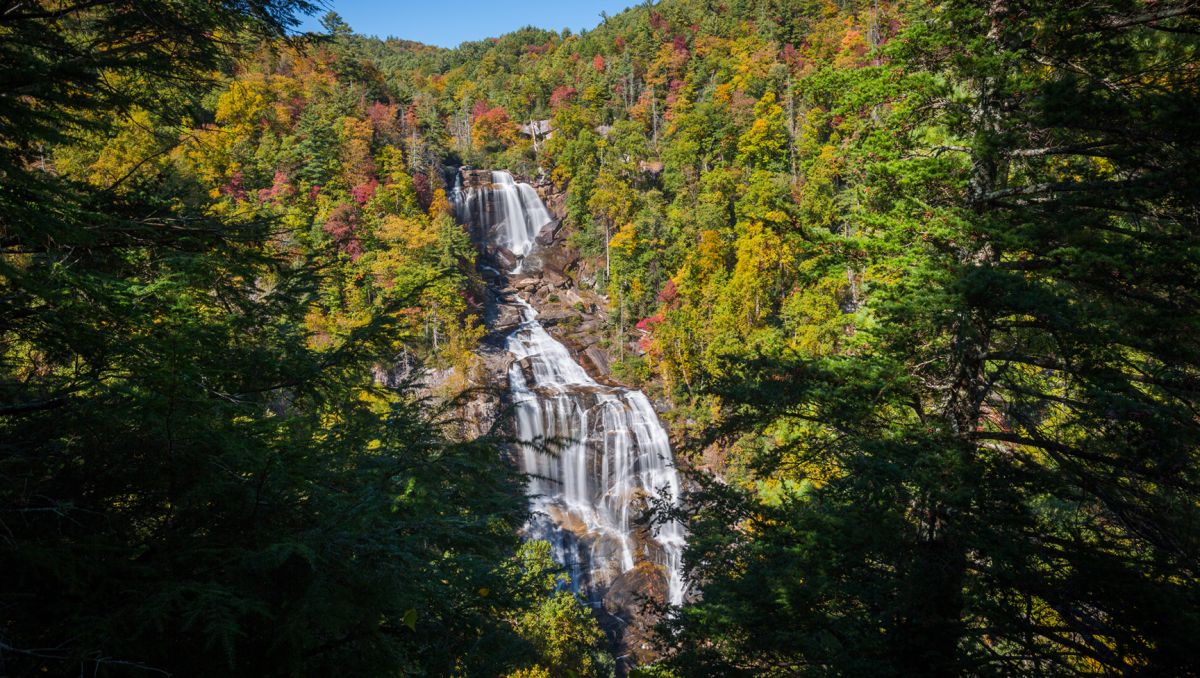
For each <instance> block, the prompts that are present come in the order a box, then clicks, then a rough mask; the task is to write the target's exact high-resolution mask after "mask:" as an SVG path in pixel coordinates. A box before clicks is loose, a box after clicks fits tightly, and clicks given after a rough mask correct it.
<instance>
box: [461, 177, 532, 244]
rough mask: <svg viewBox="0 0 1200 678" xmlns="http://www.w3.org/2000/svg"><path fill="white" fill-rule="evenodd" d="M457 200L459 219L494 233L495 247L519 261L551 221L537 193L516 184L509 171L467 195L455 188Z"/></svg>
mask: <svg viewBox="0 0 1200 678" xmlns="http://www.w3.org/2000/svg"><path fill="white" fill-rule="evenodd" d="M456 197H457V198H458V199H457V200H456V201H455V202H456V205H457V207H458V218H459V220H460V221H462V222H463V223H466V224H476V225H478V226H480V227H482V228H483V229H484V231H485V232H486V233H491V234H493V236H492V239H493V242H492V244H494V245H498V246H500V247H504V248H506V249H507V250H509V251H510V252H512V253H513V254H514V255H516V257H517V258H518V260H520V259H521V258H522V257H524V256H525V255H526V254H529V251H530V250H531V249H533V243H534V238H536V237H537V234H538V231H540V230H541V228H542V227H543V226H545V225H546V224H548V223H550V221H551V220H552V219H551V217H550V212H549V211H548V210H547V209H546V205H545V203H543V202H542V200H541V198H539V197H538V194H537V191H535V190H533V187H532V186H530V185H529V184H525V183H517V181H516V180H515V179H513V176H512V175H511V174H509V173H508V172H501V171H494V172H492V185H491V186H490V187H488V188H482V189H475V190H473V191H471V192H470V193H469V194H466V195H464V194H463V193H462V191H461V187H460V186H456ZM518 268H520V267H519V266H518Z"/></svg>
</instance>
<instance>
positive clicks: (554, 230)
mask: <svg viewBox="0 0 1200 678" xmlns="http://www.w3.org/2000/svg"><path fill="white" fill-rule="evenodd" d="M561 230H562V219H555V220H553V221H550V222H548V223H547V224H546V225H545V226H543V227H542V230H540V231H538V234H537V237H536V238H535V240H536V241H537V244H539V245H541V246H542V247H549V246H550V245H552V244H554V239H555V238H557V237H558V233H559V231H561Z"/></svg>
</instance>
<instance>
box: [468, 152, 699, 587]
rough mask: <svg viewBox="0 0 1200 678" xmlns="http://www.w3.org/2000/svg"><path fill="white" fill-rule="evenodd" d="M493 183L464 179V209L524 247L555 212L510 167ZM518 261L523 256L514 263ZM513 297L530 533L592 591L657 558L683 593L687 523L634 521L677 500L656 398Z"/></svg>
mask: <svg viewBox="0 0 1200 678" xmlns="http://www.w3.org/2000/svg"><path fill="white" fill-rule="evenodd" d="M492 183H493V185H492V186H491V187H489V188H483V189H479V188H475V189H471V190H467V191H464V190H462V187H461V183H458V184H456V186H455V192H454V193H455V202H456V204H457V206H458V210H459V218H460V219H462V220H463V221H464V222H466V223H469V224H472V225H475V226H482V227H483V232H484V233H485V234H490V238H491V239H492V244H495V245H502V246H504V247H507V248H508V249H510V250H511V251H512V252H513V253H514V254H517V255H518V256H520V257H524V256H525V255H527V254H529V252H530V250H531V249H532V248H533V246H534V237H535V236H536V235H537V231H538V230H539V229H540V228H541V227H542V226H543V225H544V224H545V223H547V222H549V221H550V216H549V213H548V211H547V210H546V206H545V204H544V203H542V201H541V199H540V198H539V197H538V196H537V193H536V192H535V191H534V190H533V188H532V187H530V186H528V185H527V184H516V182H514V181H513V179H512V176H511V175H510V174H508V173H507V172H493V173H492ZM489 215H491V218H489ZM519 270H520V263H518V264H517V266H516V267H515V268H514V270H513V271H511V272H510V273H514V274H515V273H518V272H519ZM514 296H515V295H514ZM512 303H513V305H515V306H516V307H517V308H518V310H519V311H520V317H521V322H520V324H519V325H518V326H517V328H516V329H515V330H513V331H512V333H510V334H509V335H508V337H507V339H506V348H507V350H508V351H509V352H510V353H511V354H512V355H513V358H514V362H513V363H512V366H511V367H510V368H509V371H508V383H509V390H510V392H511V394H512V398H513V402H514V408H515V410H516V425H517V426H516V427H517V434H518V436H519V439H520V440H521V441H523V444H522V450H521V453H520V462H521V465H522V470H523V471H524V472H525V473H527V474H528V475H529V476H530V484H529V495H530V501H531V503H532V506H533V509H534V512H535V519H534V521H532V522H531V524H530V526H529V532H530V534H531V536H534V537H537V538H542V539H547V540H549V541H551V543H552V544H553V546H554V553H555V557H556V558H557V559H558V560H559V562H561V563H562V564H563V565H565V566H566V567H567V568H568V570H569V571H570V574H571V575H572V580H573V582H574V584H575V585H576V586H577V587H583V588H585V589H588V590H589V592H592V593H594V592H595V591H596V589H597V587H599V586H602V585H604V584H607V583H611V582H612V581H614V580H615V579H616V578H617V577H619V576H620V575H621V574H622V573H625V572H629V571H630V570H633V569H634V568H636V567H637V566H638V564H639V563H642V562H649V563H653V564H655V565H657V566H659V567H661V568H662V570H663V572H664V574H665V576H666V583H667V597H668V600H669V601H670V602H671V603H672V604H675V605H678V604H680V603H682V602H683V598H684V595H685V593H686V582H685V581H684V579H683V575H682V571H683V570H682V554H683V548H684V544H685V534H684V530H683V527H682V525H680V524H679V523H677V522H674V521H672V522H668V523H666V524H662V525H659V526H658V529H657V531H655V532H654V533H653V534H652V535H650V534H647V533H646V532H645V531H644V530H640V529H639V528H638V525H637V524H636V523H637V517H638V514H639V513H640V512H641V510H642V509H643V508H645V507H646V505H647V503H648V500H649V498H650V497H652V496H658V495H661V494H662V493H663V492H666V493H668V494H669V496H670V498H671V501H678V499H679V495H680V483H679V475H678V473H677V472H676V470H675V466H674V462H673V461H672V456H671V447H670V442H669V440H668V438H667V433H666V431H665V430H664V429H663V427H662V424H661V423H660V422H659V420H658V416H657V415H656V414H655V412H654V408H653V407H652V406H651V405H650V401H649V400H648V399H647V398H646V396H645V394H643V393H642V392H640V391H636V390H631V389H626V388H619V387H615V386H608V385H604V384H600V383H599V382H597V381H596V380H595V379H593V378H592V377H591V376H590V375H588V373H587V372H585V371H584V369H583V368H582V367H581V366H580V365H579V363H577V362H576V361H575V360H574V359H573V358H572V357H571V354H570V352H569V351H568V350H567V348H566V347H565V346H563V345H562V344H561V343H559V342H558V341H557V340H555V339H554V338H553V337H552V336H550V334H549V333H548V332H547V331H546V330H545V328H544V327H542V325H541V323H539V322H538V320H537V311H536V310H534V308H533V307H532V306H530V305H529V303H528V302H526V301H525V300H524V299H521V298H519V297H518V298H517V299H516V300H515V301H513V302H512ZM545 443H550V447H551V449H552V453H547V451H546V450H545V449H544V444H545Z"/></svg>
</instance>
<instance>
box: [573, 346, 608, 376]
mask: <svg viewBox="0 0 1200 678" xmlns="http://www.w3.org/2000/svg"><path fill="white" fill-rule="evenodd" d="M580 357H581V358H583V359H584V360H586V361H587V362H588V363H590V366H591V368H592V369H590V370H588V372H591V373H592V374H598V375H601V376H604V377H607V376H609V375H610V374H612V365H611V364H610V363H609V360H608V354H607V353H605V352H604V351H601V350H600V348H599V347H597V346H588V347H587V348H586V349H584V351H583V353H581V354H580ZM585 367H587V366H586V365H585Z"/></svg>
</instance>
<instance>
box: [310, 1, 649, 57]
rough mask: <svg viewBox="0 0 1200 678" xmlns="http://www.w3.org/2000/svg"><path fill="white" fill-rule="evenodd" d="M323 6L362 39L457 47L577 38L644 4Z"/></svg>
mask: <svg viewBox="0 0 1200 678" xmlns="http://www.w3.org/2000/svg"><path fill="white" fill-rule="evenodd" d="M322 4H323V5H324V6H325V7H327V8H331V9H333V11H335V12H337V13H338V14H340V15H341V16H342V18H343V19H345V20H346V23H348V24H350V27H351V28H353V29H354V31H355V32H356V33H362V34H364V35H377V36H379V37H381V38H386V37H388V36H393V37H397V38H405V39H407V40H416V41H418V42H423V43H426V44H430V45H441V46H442V47H455V46H457V45H459V44H460V43H463V42H466V41H468V40H480V39H483V38H491V37H496V36H499V35H503V34H505V33H508V32H510V31H513V30H515V29H518V28H521V27H522V26H530V25H532V26H537V27H539V28H548V29H552V30H556V31H557V30H562V29H563V28H569V29H571V30H572V31H574V32H578V31H579V30H580V29H585V28H586V29H591V28H595V27H596V26H597V25H598V24H599V23H600V12H602V11H603V12H608V14H609V15H610V16H611V15H613V14H616V13H618V12H620V11H621V10H623V9H625V8H626V7H629V6H631V5H634V4H640V0H491V1H489V2H484V1H481V0H415V1H412V0H393V1H392V2H387V1H382V2H381V1H375V2H372V1H370V0H324V2H323V3H322ZM324 13H325V11H324V10H318V11H317V13H316V14H314V15H313V16H312V17H309V18H308V19H306V20H305V22H304V24H303V25H302V26H301V27H300V28H301V30H313V31H319V30H321V27H320V18H321V16H322V15H323V14H324Z"/></svg>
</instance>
